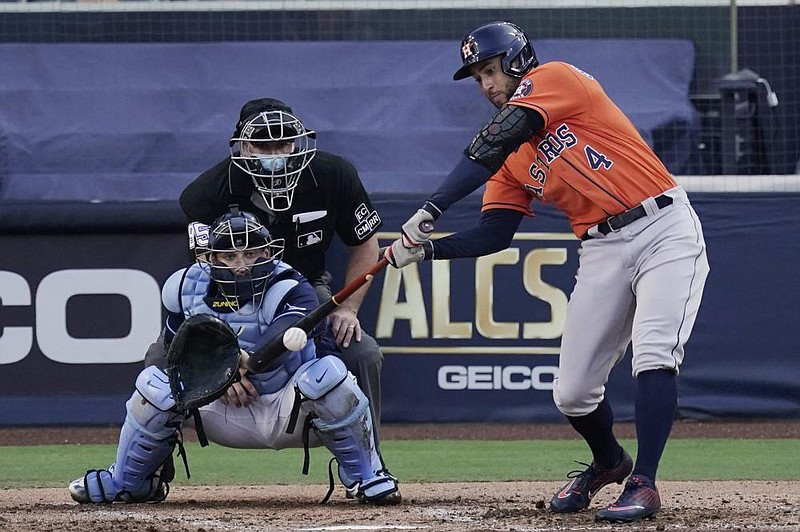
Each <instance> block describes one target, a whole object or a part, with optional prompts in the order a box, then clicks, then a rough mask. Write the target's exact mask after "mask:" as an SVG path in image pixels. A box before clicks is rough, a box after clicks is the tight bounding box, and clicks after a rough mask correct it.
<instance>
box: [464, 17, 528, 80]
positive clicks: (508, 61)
mask: <svg viewBox="0 0 800 532" xmlns="http://www.w3.org/2000/svg"><path fill="white" fill-rule="evenodd" d="M498 55H502V56H503V58H502V61H501V64H502V66H503V72H505V73H506V74H508V75H509V76H513V77H515V78H521V77H522V76H524V75H525V74H527V73H528V71H529V70H530V69H531V68H533V67H535V66H538V65H539V61H538V59H536V52H535V51H534V50H533V45H532V44H531V40H530V39H529V38H528V36H527V35H525V32H524V31H522V28H520V27H519V26H517V25H516V24H512V23H511V22H503V21H499V20H498V21H494V22H489V23H488V24H484V25H483V26H480V27H479V28H476V29H474V30H472V31H471V32H469V33H468V34H467V36H466V37H464V39H463V40H462V41H461V61H462V63H463V64H462V66H461V68H459V69H458V70H457V71H456V73H455V74H453V79H454V80H456V81H458V80H460V79H464V78H467V77H469V76H470V71H469V67H471V66H472V65H474V64H475V63H478V62H480V61H484V60H486V59H489V58H492V57H495V56H498Z"/></svg>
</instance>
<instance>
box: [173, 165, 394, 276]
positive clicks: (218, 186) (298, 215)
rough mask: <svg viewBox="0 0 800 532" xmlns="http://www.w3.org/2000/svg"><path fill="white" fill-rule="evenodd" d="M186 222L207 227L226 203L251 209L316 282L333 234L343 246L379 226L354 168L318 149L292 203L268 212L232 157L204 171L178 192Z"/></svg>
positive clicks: (287, 254) (358, 240) (297, 266)
mask: <svg viewBox="0 0 800 532" xmlns="http://www.w3.org/2000/svg"><path fill="white" fill-rule="evenodd" d="M180 203H181V209H183V212H184V214H185V215H186V218H187V221H189V222H193V221H199V222H202V223H204V224H208V225H210V224H211V223H212V222H213V221H214V220H215V219H216V218H217V217H218V216H221V215H223V214H225V213H226V212H227V211H228V209H229V206H230V205H234V204H235V205H238V206H239V208H240V209H241V210H243V211H249V212H251V213H253V214H255V215H256V216H258V218H259V219H260V220H261V223H263V224H264V225H266V226H267V227H268V228H269V231H270V233H271V235H272V237H273V238H283V239H284V240H285V246H286V247H285V250H284V252H283V260H285V261H286V262H288V263H289V264H291V265H292V266H293V267H294V268H295V269H296V270H298V271H299V272H300V273H302V274H303V275H304V276H305V277H306V278H307V279H308V280H309V281H311V282H312V283H314V284H316V283H315V281H316V282H319V280H320V279H321V277H322V276H323V275H324V274H325V272H326V268H325V253H326V251H327V250H328V247H329V246H330V244H331V240H332V239H333V236H334V234H336V235H338V236H339V238H340V240H341V241H342V243H344V244H345V245H347V246H358V245H359V244H362V243H363V242H365V241H366V240H368V239H369V238H370V237H371V236H372V235H373V234H375V233H376V232H377V231H378V229H379V228H380V227H381V226H382V225H383V221H382V220H381V217H380V215H379V214H378V211H376V210H375V208H374V207H373V206H372V203H371V202H370V199H369V196H368V195H367V192H366V190H365V189H364V185H363V184H362V183H361V179H360V178H359V177H358V172H357V171H356V169H355V167H354V166H353V165H352V164H351V163H349V162H348V161H346V160H345V159H343V158H341V157H338V156H336V155H333V154H332V153H328V152H324V151H317V153H316V155H315V156H314V159H312V161H311V164H309V165H308V166H307V167H306V168H305V170H303V172H302V174H300V180H299V182H298V185H297V188H296V189H295V191H294V199H293V200H292V206H291V207H290V208H289V209H288V210H285V211H280V212H271V211H267V210H266V208H265V205H264V202H263V200H262V199H261V196H260V194H259V193H258V192H257V191H256V190H255V187H254V185H253V181H252V178H251V177H250V176H249V175H247V174H246V173H245V172H244V171H242V170H241V169H240V168H238V167H237V166H236V165H234V164H233V163H232V162H231V159H230V157H228V158H227V159H225V160H224V161H222V162H220V163H219V164H217V165H215V166H213V167H212V168H210V169H208V170H206V171H205V172H204V173H202V174H201V175H200V176H199V177H198V178H197V179H195V180H194V181H192V182H191V183H190V184H189V185H188V186H187V187H186V188H185V189H184V190H183V192H182V193H181V197H180Z"/></svg>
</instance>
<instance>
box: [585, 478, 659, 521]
mask: <svg viewBox="0 0 800 532" xmlns="http://www.w3.org/2000/svg"><path fill="white" fill-rule="evenodd" d="M660 509H661V497H659V495H658V490H657V489H656V485H655V483H654V482H653V481H652V480H650V479H649V478H647V477H645V476H644V475H632V476H631V478H629V479H628V482H626V483H625V489H624V490H622V495H620V496H619V499H617V501H616V502H613V503H611V504H609V505H608V506H606V507H605V508H603V509H602V510H600V511H598V512H597V513H596V514H595V516H594V519H595V521H610V522H612V523H630V522H632V521H637V520H639V519H644V518H648V517H652V516H654V515H655V514H656V513H657V512H658V511H659V510H660Z"/></svg>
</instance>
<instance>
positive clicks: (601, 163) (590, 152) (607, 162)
mask: <svg viewBox="0 0 800 532" xmlns="http://www.w3.org/2000/svg"><path fill="white" fill-rule="evenodd" d="M583 151H585V152H586V160H587V161H589V166H591V167H592V170H600V169H601V168H603V169H605V170H608V169H609V168H611V166H612V165H613V164H614V161H612V160H611V159H609V158H608V157H606V156H605V155H603V154H602V153H600V152H599V151H597V150H595V149H594V148H592V147H591V146H589V145H588V144H587V145H586V147H585V148H584V149H583Z"/></svg>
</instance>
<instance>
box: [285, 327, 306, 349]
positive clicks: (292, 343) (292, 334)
mask: <svg viewBox="0 0 800 532" xmlns="http://www.w3.org/2000/svg"><path fill="white" fill-rule="evenodd" d="M306 342H308V336H306V332H305V331H304V330H303V329H300V328H299V327H289V328H288V329H286V332H284V333H283V345H284V347H286V349H288V350H289V351H300V350H301V349H303V348H304V347H305V346H306Z"/></svg>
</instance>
